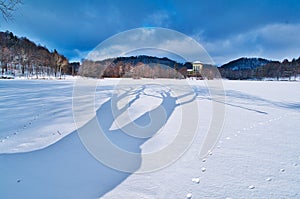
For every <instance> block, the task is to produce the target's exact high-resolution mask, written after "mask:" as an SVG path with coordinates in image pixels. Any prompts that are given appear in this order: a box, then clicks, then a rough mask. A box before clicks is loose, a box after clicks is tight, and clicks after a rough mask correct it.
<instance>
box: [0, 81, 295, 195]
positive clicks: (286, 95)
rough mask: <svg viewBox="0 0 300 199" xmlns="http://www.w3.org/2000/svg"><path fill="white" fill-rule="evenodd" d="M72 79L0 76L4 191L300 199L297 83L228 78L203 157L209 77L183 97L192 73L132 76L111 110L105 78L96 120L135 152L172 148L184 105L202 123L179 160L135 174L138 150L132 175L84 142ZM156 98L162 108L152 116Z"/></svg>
mask: <svg viewBox="0 0 300 199" xmlns="http://www.w3.org/2000/svg"><path fill="white" fill-rule="evenodd" d="M75 81H76V80H75V79H74V80H52V81H48V80H1V81H0V96H1V97H0V121H1V122H0V123H1V125H0V198H7V199H15V198H16V199H17V198H33V199H35V198H49V199H50V198H51V199H52V198H78V199H82V198H85V199H89V198H91V199H92V198H109V199H111V198H116V199H119V198H144V199H152V198H163V199H164V198H193V199H195V198H224V199H225V198H233V199H234V198H300V189H299V187H300V134H299V133H300V131H299V129H300V123H299V118H300V90H299V86H300V82H276V81H223V86H224V91H225V93H226V101H225V102H222V101H215V103H217V104H221V105H224V106H225V118H224V121H220V122H224V123H223V130H222V134H221V136H220V137H219V139H218V140H217V144H216V145H215V147H214V149H213V150H212V151H211V152H210V153H209V155H208V156H207V157H205V158H200V157H199V153H200V149H201V146H202V144H203V141H204V138H205V136H206V134H207V131H208V129H209V128H210V125H211V121H212V117H213V115H214V114H218V113H216V112H215V111H213V109H212V103H213V99H212V97H211V96H210V91H209V90H208V88H207V82H205V81H197V80H187V81H188V84H189V85H190V88H191V89H192V91H193V93H186V94H185V95H184V96H182V98H181V101H180V103H179V101H178V100H176V99H175V98H174V96H175V94H176V92H175V90H176V89H178V90H180V87H178V86H177V84H178V82H179V81H186V80H164V82H165V84H161V83H156V82H158V80H148V79H141V80H130V81H128V82H127V84H126V86H125V87H122V89H121V91H120V92H119V91H118V93H117V94H118V95H119V96H124V97H122V98H120V100H119V101H117V102H116V103H115V105H116V107H118V110H126V112H125V111H124V112H123V111H119V112H114V111H112V110H111V109H110V105H111V104H114V102H113V100H111V99H112V96H113V95H114V94H116V93H115V92H116V86H117V85H118V84H120V80H119V79H104V80H99V81H98V86H97V88H96V90H95V96H94V97H95V104H93V106H94V109H95V111H96V115H95V117H94V118H93V119H98V121H99V123H100V124H101V126H102V128H103V131H104V133H105V134H106V136H107V137H108V138H109V139H111V141H112V142H113V143H114V144H116V145H117V146H119V147H121V148H123V149H124V150H126V151H129V152H134V153H137V154H142V153H151V152H154V151H159V150H160V149H162V148H164V147H166V146H168V145H170V144H171V143H172V141H173V140H175V138H176V135H177V133H178V129H180V126H181V124H182V121H183V118H181V117H182V115H183V114H182V112H183V111H184V110H185V109H188V108H192V109H195V110H197V115H193V114H192V113H191V114H190V115H189V116H188V118H185V119H188V120H189V121H190V125H196V126H197V132H196V133H197V134H196V135H195V137H194V138H193V141H192V143H191V145H190V146H189V147H188V148H187V150H186V151H185V153H184V154H183V155H182V156H181V157H180V158H179V159H178V160H177V161H176V162H174V163H172V164H171V165H169V166H167V167H165V168H162V169H160V170H157V171H153V172H147V173H139V170H140V167H141V165H142V164H143V156H140V157H139V158H138V159H137V160H136V162H132V165H131V166H132V168H134V172H129V173H128V172H127V173H126V172H121V171H117V170H114V169H112V168H109V167H108V166H106V165H104V164H102V163H100V162H99V161H97V160H96V159H95V158H94V156H93V155H91V154H90V153H89V152H88V150H87V149H86V148H85V146H84V145H83V143H82V142H81V140H80V136H79V134H78V132H77V130H76V129H77V127H79V128H80V129H81V128H85V126H86V124H83V125H82V126H78V124H75V122H74V118H73V109H72V107H73V106H72V103H73V101H72V99H73V87H74V84H75ZM87 89H88V88H87ZM160 105H162V106H163V107H164V108H165V112H164V114H162V115H155V113H157V112H156V111H158V110H159V107H160ZM127 106H128V107H127ZM83 109H84V107H83ZM147 112H149V114H147ZM151 114H153V115H155V116H156V117H152V118H151ZM219 114H221V113H219ZM149 115H150V116H149ZM160 118H163V119H162V121H163V122H162V123H160ZM195 118H197V121H195ZM93 119H92V120H93ZM92 120H91V121H87V123H90V122H92ZM151 120H153V121H157V123H156V124H157V125H156V126H155V127H154V128H150V129H148V130H149V132H145V133H149V134H150V137H149V138H142V139H138V138H134V137H132V136H130V135H122V132H121V131H120V129H122V128H126V126H128V124H130V123H131V122H132V121H135V123H136V125H141V126H143V125H147V124H148V123H149V121H151ZM187 129H188V128H187ZM134 133H135V134H138V133H139V132H134ZM104 153H107V154H108V155H109V151H104Z"/></svg>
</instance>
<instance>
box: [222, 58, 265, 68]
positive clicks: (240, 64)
mask: <svg viewBox="0 0 300 199" xmlns="http://www.w3.org/2000/svg"><path fill="white" fill-rule="evenodd" d="M270 62H271V61H270V60H267V59H263V58H245V57H242V58H239V59H236V60H233V61H230V62H228V63H227V64H224V65H222V66H221V68H224V69H231V70H246V69H255V68H257V67H260V66H263V65H266V64H267V63H270Z"/></svg>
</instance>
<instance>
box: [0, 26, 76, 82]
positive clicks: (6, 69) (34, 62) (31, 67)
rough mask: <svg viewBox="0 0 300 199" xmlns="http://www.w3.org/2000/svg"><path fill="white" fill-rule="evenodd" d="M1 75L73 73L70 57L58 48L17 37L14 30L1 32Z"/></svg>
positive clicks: (37, 76)
mask: <svg viewBox="0 0 300 199" xmlns="http://www.w3.org/2000/svg"><path fill="white" fill-rule="evenodd" d="M0 65H1V75H2V76H4V75H12V76H25V77H28V78H31V77H33V78H46V77H50V76H54V77H59V78H61V77H62V75H64V74H71V73H72V72H73V74H74V73H75V71H74V70H73V71H72V65H70V64H69V61H68V59H67V58H66V57H65V56H63V55H61V54H59V53H58V52H57V51H56V50H53V52H50V51H49V50H48V49H47V48H46V47H44V46H41V45H36V44H35V43H34V42H32V41H30V40H29V39H27V38H25V37H21V38H19V37H17V36H15V35H14V34H13V33H12V32H8V31H6V32H0Z"/></svg>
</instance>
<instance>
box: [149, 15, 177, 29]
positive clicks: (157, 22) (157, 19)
mask: <svg viewBox="0 0 300 199" xmlns="http://www.w3.org/2000/svg"><path fill="white" fill-rule="evenodd" d="M144 23H145V24H146V26H147V25H151V26H156V27H166V28H167V27H169V26H170V24H171V20H170V16H169V14H168V13H167V12H166V11H156V12H154V13H152V14H150V15H149V16H148V17H146V19H145V22H144Z"/></svg>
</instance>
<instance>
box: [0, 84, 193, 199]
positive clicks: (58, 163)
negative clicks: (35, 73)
mask: <svg viewBox="0 0 300 199" xmlns="http://www.w3.org/2000/svg"><path fill="white" fill-rule="evenodd" d="M144 89H145V88H144V87H143V88H141V89H139V90H135V91H128V92H127V93H125V94H123V95H120V96H119V97H118V98H117V100H116V101H114V100H112V98H111V99H109V100H108V101H106V102H105V103H103V104H102V105H101V106H100V108H99V109H98V110H97V114H96V117H97V118H93V119H97V120H98V122H99V124H100V126H101V128H102V130H103V132H104V133H105V136H106V137H107V138H109V140H110V141H111V142H113V143H114V144H115V145H116V146H118V147H120V148H122V149H124V150H127V151H130V152H134V153H138V154H141V148H140V146H141V145H142V144H143V143H144V142H145V141H147V140H148V139H149V138H136V137H132V136H130V135H127V134H126V133H124V132H122V130H121V129H116V130H110V128H111V125H112V123H113V122H114V120H115V118H116V116H118V115H120V114H122V113H124V111H126V110H127V108H128V107H130V106H131V105H133V104H134V102H135V101H136V100H138V99H139V98H140V95H142V94H145V93H144ZM129 94H130V95H134V98H133V99H131V100H130V101H129V102H128V104H127V106H125V107H123V108H116V107H117V104H116V103H117V102H118V101H119V100H122V99H123V98H125V97H128V95H129ZM190 94H191V93H189V94H186V95H190ZM186 95H185V96H186ZM153 97H155V96H153ZM156 97H157V96H156ZM158 97H159V98H160V99H161V104H160V108H161V107H162V108H164V110H165V115H166V118H165V120H163V121H160V122H157V123H155V125H154V126H151V128H147V125H148V124H149V122H150V121H151V117H150V115H151V114H152V113H155V111H158V110H157V109H158V108H155V109H153V110H151V111H149V112H146V113H144V114H142V115H141V116H140V117H138V118H137V119H135V121H133V122H134V123H135V124H137V125H140V126H144V127H145V129H146V131H147V132H146V133H147V134H148V135H155V134H156V133H157V131H158V130H159V129H160V128H161V127H162V126H163V125H164V124H165V123H166V121H167V120H168V119H169V117H170V116H171V115H172V113H173V112H174V110H175V108H176V107H177V106H180V105H182V104H178V103H177V102H176V101H177V99H178V97H172V96H171V92H170V91H160V93H159V96H158ZM182 97H184V96H182ZM194 99H195V98H192V99H191V100H190V101H192V100H194ZM190 101H187V102H185V103H189V102H190ZM112 106H113V107H114V109H112ZM112 110H114V111H112ZM88 124H89V123H87V125H88ZM128 125H132V124H131V123H130V124H128ZM128 125H127V126H128ZM125 128H126V126H125ZM105 152H106V151H104V153H105ZM107 153H109V151H107ZM141 161H142V159H141V157H140V158H138V159H137V160H136V162H132V165H133V166H134V167H135V168H136V170H138V169H139V166H140V164H141ZM131 174H132V173H125V172H120V171H117V170H114V169H112V168H109V167H107V166H105V165H104V164H101V163H100V162H98V161H97V160H96V159H95V158H94V157H92V156H91V155H90V153H88V152H87V150H86V148H85V147H84V146H83V144H82V142H81V141H80V138H79V136H78V134H77V132H76V131H74V132H72V133H71V134H69V135H68V136H66V137H65V138H63V139H61V140H60V141H58V142H57V143H55V144H53V145H51V146H49V147H47V148H45V149H41V150H38V151H33V152H27V153H19V154H2V155H0V198H51V199H52V198H80V199H81V198H99V197H102V196H104V195H105V194H106V193H108V192H109V191H111V190H113V189H114V188H115V187H116V186H118V185H119V184H120V183H122V182H123V181H124V180H125V179H126V178H127V177H129V176H130V175H131Z"/></svg>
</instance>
